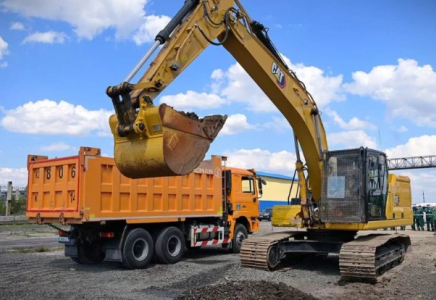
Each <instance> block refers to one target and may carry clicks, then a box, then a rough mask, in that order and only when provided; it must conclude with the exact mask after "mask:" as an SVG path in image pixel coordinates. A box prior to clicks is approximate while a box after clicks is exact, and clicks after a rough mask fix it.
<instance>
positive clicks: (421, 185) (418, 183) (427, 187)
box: [390, 169, 436, 203]
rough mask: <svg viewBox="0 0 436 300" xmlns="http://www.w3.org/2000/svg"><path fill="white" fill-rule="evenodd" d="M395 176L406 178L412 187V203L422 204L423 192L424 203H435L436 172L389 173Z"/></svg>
mask: <svg viewBox="0 0 436 300" xmlns="http://www.w3.org/2000/svg"><path fill="white" fill-rule="evenodd" d="M390 172H392V173H395V174H397V175H403V176H408V177H409V178H410V185H411V187H412V203H422V202H423V199H422V193H423V192H424V195H425V199H426V202H436V201H435V200H434V196H433V195H435V194H436V185H435V184H434V183H435V182H436V171H429V169H427V170H426V171H425V172H424V171H423V170H398V171H390Z"/></svg>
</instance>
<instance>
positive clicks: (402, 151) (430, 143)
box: [385, 135, 436, 182]
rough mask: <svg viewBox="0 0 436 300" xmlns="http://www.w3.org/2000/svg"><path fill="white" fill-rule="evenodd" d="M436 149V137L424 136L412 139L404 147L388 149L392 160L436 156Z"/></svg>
mask: <svg viewBox="0 0 436 300" xmlns="http://www.w3.org/2000/svg"><path fill="white" fill-rule="evenodd" d="M435 149H436V135H423V136H419V137H413V138H410V139H409V140H408V141H407V143H405V144H404V145H398V146H396V147H393V148H389V149H386V150H385V152H386V155H387V156H388V157H390V158H400V157H411V156H422V155H434V154H435V152H436V151H435ZM435 182H436V181H435Z"/></svg>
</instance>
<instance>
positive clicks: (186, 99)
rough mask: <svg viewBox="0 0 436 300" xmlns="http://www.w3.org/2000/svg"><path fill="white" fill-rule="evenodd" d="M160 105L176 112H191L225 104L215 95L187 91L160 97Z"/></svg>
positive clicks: (223, 100) (224, 101)
mask: <svg viewBox="0 0 436 300" xmlns="http://www.w3.org/2000/svg"><path fill="white" fill-rule="evenodd" d="M160 103H166V104H168V105H170V106H173V107H174V108H175V109H177V110H192V109H194V108H196V109H209V108H217V107H220V106H222V105H224V104H226V100H225V99H223V98H221V97H220V96H218V95H215V94H207V93H197V92H194V91H187V92H186V93H180V94H177V95H167V96H162V97H161V98H160Z"/></svg>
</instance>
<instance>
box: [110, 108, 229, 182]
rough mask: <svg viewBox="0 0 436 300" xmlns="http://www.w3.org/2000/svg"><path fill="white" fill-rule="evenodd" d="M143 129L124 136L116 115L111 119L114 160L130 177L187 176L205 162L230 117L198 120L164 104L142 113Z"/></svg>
mask: <svg viewBox="0 0 436 300" xmlns="http://www.w3.org/2000/svg"><path fill="white" fill-rule="evenodd" d="M142 116H143V117H142V119H137V120H136V123H135V124H136V125H137V124H138V122H140V123H141V124H140V125H141V126H140V128H141V129H142V130H141V131H140V130H136V131H135V132H132V133H130V134H129V135H127V136H125V137H122V136H120V135H119V134H118V131H117V124H118V119H117V116H116V115H112V116H111V117H110V118H109V125H110V127H111V131H112V134H113V136H114V158H115V163H116V165H117V167H118V169H119V170H120V172H121V173H122V174H123V175H124V176H126V177H129V178H148V177H158V176H159V177H161V176H174V175H185V174H189V173H191V172H192V171H193V170H194V169H195V168H197V167H198V165H199V164H200V163H201V162H202V161H203V159H204V157H205V155H206V152H207V151H208V150H209V147H210V144H211V143H212V142H213V141H214V139H215V138H216V136H217V135H218V133H219V131H220V130H221V129H222V127H223V126H224V123H225V121H226V119H227V116H226V115H212V116H206V117H204V118H198V117H197V115H195V114H192V113H184V112H179V111H176V110H175V109H173V108H172V107H170V106H168V105H166V104H161V105H159V106H155V107H151V108H148V109H147V110H146V113H145V114H142Z"/></svg>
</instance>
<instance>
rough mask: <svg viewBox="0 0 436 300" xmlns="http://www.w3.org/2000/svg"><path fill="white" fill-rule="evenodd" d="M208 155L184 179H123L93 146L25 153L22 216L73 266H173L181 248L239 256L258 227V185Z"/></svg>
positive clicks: (248, 175)
mask: <svg viewBox="0 0 436 300" xmlns="http://www.w3.org/2000/svg"><path fill="white" fill-rule="evenodd" d="M224 162H225V158H223V157H219V156H212V158H211V160H205V161H203V162H202V163H201V164H200V166H199V167H198V168H197V169H195V170H194V172H192V173H191V174H189V175H184V176H173V177H157V178H147V179H129V178H127V177H124V176H123V175H121V173H120V172H119V171H118V169H117V167H116V165H115V162H114V160H113V158H109V157H102V156H100V149H97V148H89V147H81V148H80V151H79V154H78V155H77V156H71V157H65V158H55V159H48V157H46V156H38V155H29V156H28V164H27V168H28V172H29V183H28V189H27V193H28V195H27V211H26V215H27V218H28V219H29V221H31V222H35V223H38V224H51V223H58V222H60V223H61V224H64V225H70V230H69V231H64V230H59V242H60V243H63V244H64V245H65V255H66V256H69V257H71V259H72V260H73V261H75V262H77V263H83V264H88V263H98V262H102V261H103V260H107V261H118V262H122V264H123V265H124V266H125V267H126V268H129V269H134V268H144V267H146V266H147V265H148V264H149V262H150V261H151V260H152V258H153V257H155V259H156V261H157V262H159V263H164V264H168V263H175V262H177V261H179V260H180V259H181V258H182V256H183V254H184V252H185V250H186V248H191V247H201V246H205V245H218V244H222V245H223V247H227V248H229V249H232V251H234V252H236V253H238V252H239V251H240V248H241V244H242V241H243V239H245V238H246V237H247V235H248V234H249V233H252V232H254V231H257V230H258V228H259V220H258V217H259V196H258V193H261V191H262V180H261V179H260V178H258V177H256V173H255V172H254V170H243V169H236V168H228V167H225V166H224Z"/></svg>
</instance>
